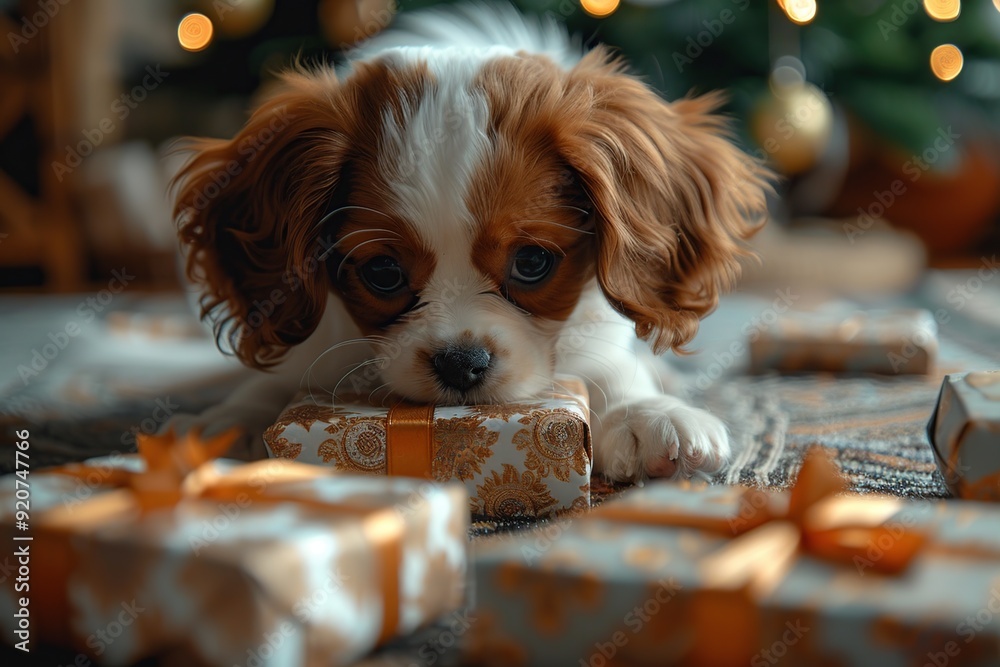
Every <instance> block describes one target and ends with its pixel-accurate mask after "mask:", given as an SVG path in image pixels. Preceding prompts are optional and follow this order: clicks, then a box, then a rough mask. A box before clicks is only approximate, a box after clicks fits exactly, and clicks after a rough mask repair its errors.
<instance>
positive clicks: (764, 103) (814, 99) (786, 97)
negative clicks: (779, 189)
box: [750, 80, 833, 174]
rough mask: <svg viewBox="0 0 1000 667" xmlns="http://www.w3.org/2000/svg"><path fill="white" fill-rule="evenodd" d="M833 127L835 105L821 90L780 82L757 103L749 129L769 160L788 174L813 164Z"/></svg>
mask: <svg viewBox="0 0 1000 667" xmlns="http://www.w3.org/2000/svg"><path fill="white" fill-rule="evenodd" d="M832 130H833V107H832V106H831V104H830V100H828V99H827V97H826V95H825V94H824V93H823V91H822V90H820V89H819V88H817V87H816V86H814V85H812V84H811V83H806V82H805V81H801V80H799V81H794V82H791V83H784V84H780V85H777V84H775V83H774V82H773V81H772V85H771V90H770V92H768V93H767V94H766V95H765V96H764V97H763V98H762V99H761V100H760V101H759V102H758V103H757V106H756V108H755V109H754V111H753V113H752V115H751V117H750V132H751V134H752V136H753V138H754V140H755V141H756V142H757V143H758V145H759V146H760V147H761V148H762V149H763V151H764V153H766V155H767V157H768V159H770V161H771V162H772V163H773V164H774V165H775V166H776V167H777V168H778V169H780V170H781V171H782V172H784V173H785V174H798V173H801V172H803V171H806V170H808V169H810V168H811V167H813V166H814V165H815V164H816V162H817V161H818V160H819V158H820V156H821V155H822V154H823V151H824V150H826V147H827V144H828V143H829V141H830V134H831V132H832Z"/></svg>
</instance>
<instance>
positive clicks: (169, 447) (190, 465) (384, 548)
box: [38, 429, 404, 644]
mask: <svg viewBox="0 0 1000 667" xmlns="http://www.w3.org/2000/svg"><path fill="white" fill-rule="evenodd" d="M238 435H239V430H238V429H230V430H228V431H226V432H224V433H221V434H220V435H217V436H214V437H212V438H207V439H202V438H201V437H200V436H199V434H198V433H189V434H187V435H185V436H182V437H178V436H175V435H174V434H173V433H172V432H168V433H166V434H164V435H156V436H154V435H139V437H138V438H137V445H138V452H139V457H140V459H141V460H142V463H144V468H143V469H142V470H132V469H127V468H112V469H110V470H108V471H104V472H102V477H103V478H104V479H102V480H101V484H102V485H107V486H112V487H117V488H116V490H113V491H109V492H107V493H103V494H98V495H96V496H93V497H91V498H90V499H88V500H86V501H85V502H84V508H81V509H85V510H87V511H86V512H85V513H84V516H86V517H87V518H86V521H85V522H84V523H85V524H86V525H95V526H96V525H100V524H102V523H105V522H108V521H123V520H124V521H127V520H134V518H135V512H136V511H138V513H139V516H142V515H144V514H146V513H148V512H151V511H154V510H161V509H167V510H169V508H171V507H173V506H175V505H177V504H178V503H179V502H181V501H182V500H185V499H204V500H214V501H219V500H230V501H232V500H243V499H249V500H251V501H254V502H264V503H280V502H294V503H296V504H299V505H303V506H310V507H318V508H322V509H323V510H325V511H326V512H328V513H330V514H331V515H341V516H354V517H365V518H366V521H365V522H364V524H363V526H362V530H363V531H364V533H365V535H366V537H367V539H368V543H369V544H370V545H371V547H372V550H373V552H374V554H375V555H374V558H375V560H376V561H377V563H378V567H379V569H380V575H379V578H380V580H381V581H382V582H383V586H382V592H383V599H384V602H385V605H384V608H383V609H384V611H383V619H382V632H381V634H380V636H379V643H380V644H381V643H383V642H385V641H387V640H388V639H390V638H391V637H393V636H394V635H395V633H396V630H397V628H398V626H399V621H400V619H399V611H400V610H399V607H400V602H399V600H400V581H399V573H400V568H401V564H402V558H403V553H402V549H403V546H402V540H403V532H404V526H403V521H402V517H401V516H400V515H399V514H398V513H397V512H396V511H395V510H393V509H391V508H390V509H387V510H384V511H376V510H369V509H365V508H363V507H357V506H353V505H350V504H347V503H339V502H330V501H324V500H322V499H320V498H316V497H312V496H310V495H308V494H307V493H305V492H303V491H302V489H301V488H299V489H298V490H296V489H295V488H294V483H295V482H302V481H306V480H311V479H317V478H324V477H331V476H335V474H334V473H332V472H331V471H330V470H327V469H323V468H320V467H318V466H311V465H306V464H303V463H296V462H294V461H286V460H283V459H268V460H262V461H256V462H253V463H247V464H243V465H240V466H238V467H236V468H235V469H233V470H232V471H227V472H220V471H219V469H218V468H216V467H215V466H213V465H204V464H206V463H210V462H211V461H213V460H214V459H216V458H218V457H219V456H221V455H222V454H224V453H225V452H226V451H228V450H229V448H230V446H231V445H232V443H233V441H234V440H235V438H236V437H237V436H238ZM94 471H95V468H94V466H88V465H84V464H79V463H73V464H68V465H63V466H58V467H56V468H53V469H51V470H48V471H46V472H51V473H57V474H62V475H69V476H71V477H76V478H78V479H83V480H90V479H92V476H93V475H94ZM80 519H81V514H80V513H78V512H75V511H74V510H73V509H71V508H66V507H54V508H52V509H49V510H47V511H46V512H44V513H43V514H42V515H41V516H40V517H39V519H38V524H39V525H40V526H43V527H44V528H46V529H48V530H49V531H50V534H49V539H52V540H54V542H53V544H52V548H50V549H46V552H47V554H48V556H47V557H48V561H47V562H46V564H45V565H44V566H43V569H44V570H46V571H47V572H49V573H50V574H52V575H53V576H50V577H47V579H46V584H45V586H44V590H43V594H42V596H41V597H42V598H43V599H47V600H49V602H50V603H51V605H52V607H51V608H52V609H58V610H62V614H61V616H60V615H56V616H57V617H59V619H60V624H59V626H58V628H57V629H58V631H59V632H66V631H68V630H67V629H66V628H64V627H63V626H64V625H65V623H64V619H66V618H68V613H67V612H68V609H69V603H68V601H67V600H66V595H67V592H66V582H67V581H68V578H69V573H70V571H71V570H72V567H73V563H72V562H71V558H70V556H69V553H70V549H69V548H68V542H66V543H65V544H64V542H65V541H66V540H67V539H68V535H69V534H70V528H71V527H72V526H77V527H79V526H80V525H82V524H81V520H80ZM367 519H370V520H367ZM49 561H51V562H49ZM44 608H47V609H49V608H50V607H48V606H45V607H44ZM55 636H57V637H58V636H59V634H58V632H57V633H56V634H55Z"/></svg>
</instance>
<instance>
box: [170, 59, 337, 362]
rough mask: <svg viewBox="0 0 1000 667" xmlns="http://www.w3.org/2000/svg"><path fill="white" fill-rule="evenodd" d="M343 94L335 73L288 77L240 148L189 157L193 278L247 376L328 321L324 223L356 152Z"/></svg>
mask: <svg viewBox="0 0 1000 667" xmlns="http://www.w3.org/2000/svg"><path fill="white" fill-rule="evenodd" d="M340 95H341V93H340V84H339V82H338V81H337V78H336V75H335V74H334V72H333V70H332V69H320V70H318V71H316V72H311V73H308V74H307V73H301V72H297V73H292V74H286V75H285V76H284V77H283V81H282V87H281V90H280V91H279V92H278V93H277V94H275V95H273V96H272V97H270V98H269V99H268V100H267V101H266V102H265V103H264V104H263V105H262V106H261V107H260V108H258V109H257V110H256V111H255V112H254V113H253V115H252V117H251V118H250V120H249V122H248V123H247V124H246V126H245V127H244V128H243V129H242V130H241V131H240V133H239V134H238V135H237V136H236V137H234V138H233V139H232V140H217V139H195V140H192V141H190V142H189V143H188V144H187V145H186V146H184V147H183V148H182V150H184V151H185V152H188V153H191V154H192V157H191V158H190V159H189V160H188V162H187V163H186V164H185V166H184V167H183V168H182V169H181V171H180V172H179V173H178V175H177V176H176V177H175V179H174V181H173V183H172V187H174V188H176V191H177V198H176V204H175V209H174V214H175V216H176V218H177V220H178V225H179V235H180V240H181V243H182V246H183V249H184V251H185V254H186V269H187V275H188V277H189V278H190V279H191V280H192V281H194V282H195V283H196V284H198V285H200V286H201V288H202V290H203V294H202V297H201V309H202V317H203V318H210V319H211V320H212V321H213V323H214V326H215V334H216V340H217V341H218V342H219V344H220V347H223V345H222V341H223V340H226V342H227V343H228V347H229V349H230V350H231V351H232V352H233V353H235V355H236V356H237V357H239V359H240V360H241V361H243V363H245V364H247V365H248V366H252V367H256V368H263V367H267V366H271V365H273V364H275V363H277V361H279V360H280V358H281V357H282V355H283V354H284V352H285V351H286V350H287V349H288V348H289V347H291V346H293V345H295V344H297V343H300V342H302V341H304V340H305V339H306V338H308V337H309V335H310V334H311V333H312V332H313V331H314V330H315V328H316V326H317V325H318V324H319V321H320V318H321V316H322V314H323V310H324V306H325V303H326V297H327V291H328V280H329V278H328V275H327V271H326V268H325V266H324V264H323V261H322V260H323V259H324V258H325V255H324V253H325V252H326V250H327V248H324V247H323V245H322V244H321V234H322V232H323V225H321V224H319V223H320V221H321V220H322V218H323V215H324V213H325V212H326V211H327V209H328V207H329V206H330V203H331V201H332V199H333V197H334V193H335V191H336V189H337V186H338V183H339V180H340V175H341V171H342V169H343V167H344V162H345V160H346V156H347V154H348V144H349V140H348V132H349V129H348V127H347V126H346V125H347V123H348V122H349V119H347V118H345V110H344V109H343V108H342V105H341V104H339V103H338V98H339V97H340ZM328 243H329V242H328Z"/></svg>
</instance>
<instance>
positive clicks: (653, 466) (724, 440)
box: [594, 396, 730, 481]
mask: <svg viewBox="0 0 1000 667" xmlns="http://www.w3.org/2000/svg"><path fill="white" fill-rule="evenodd" d="M729 455H730V445H729V434H728V432H727V430H726V427H725V425H724V424H723V423H722V421H720V420H719V418H718V417H716V416H714V415H712V414H711V413H709V412H706V411H705V410H701V409H699V408H693V407H691V406H690V405H687V404H686V403H684V402H683V401H681V400H680V399H677V398H673V397H671V396H654V397H651V398H646V399H642V400H637V401H632V402H629V403H625V404H622V405H619V406H616V407H613V408H611V409H610V410H608V411H607V412H606V413H605V414H604V415H602V416H601V438H600V442H598V443H596V444H595V451H594V463H595V470H596V471H598V472H603V473H604V475H605V476H607V477H608V478H610V479H611V480H613V481H633V480H638V479H643V478H645V477H690V476H691V475H693V474H695V473H697V472H703V473H713V472H717V471H719V470H720V469H721V468H722V467H723V466H724V465H725V464H726V462H727V461H728V460H729Z"/></svg>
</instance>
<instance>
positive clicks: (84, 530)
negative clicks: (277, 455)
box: [0, 437, 469, 667]
mask: <svg viewBox="0 0 1000 667" xmlns="http://www.w3.org/2000/svg"><path fill="white" fill-rule="evenodd" d="M229 442H230V440H227V439H226V438H217V439H215V440H210V441H197V440H195V439H194V438H186V439H184V440H181V441H173V440H172V438H170V437H142V438H140V441H139V445H140V452H141V456H138V457H136V456H119V457H116V459H104V460H94V461H92V462H88V463H86V464H74V465H68V466H62V467H60V468H56V469H52V470H49V471H39V472H33V473H32V474H31V476H30V489H31V513H30V524H29V528H28V530H27V531H25V530H21V529H19V524H18V522H17V521H16V520H15V519H16V517H15V514H14V508H15V502H14V500H15V497H16V492H17V484H18V482H19V481H21V480H19V479H18V478H16V477H15V476H14V475H8V476H7V477H5V478H3V479H2V480H0V498H2V502H0V533H2V536H3V539H4V540H5V543H6V544H8V545H11V544H14V545H26V547H27V549H28V550H29V553H30V558H29V561H30V582H29V583H30V587H29V588H23V589H21V588H18V587H17V582H16V581H15V577H7V578H6V582H4V585H0V604H2V606H3V608H5V609H10V610H15V609H16V608H17V606H18V605H19V604H20V601H21V599H22V598H27V599H28V600H29V605H30V630H31V631H30V633H29V634H30V638H29V648H31V649H36V648H37V647H38V646H39V645H42V644H49V645H56V646H62V647H65V648H69V649H72V650H76V651H80V652H81V654H85V655H86V656H89V659H90V660H93V661H96V662H97V663H99V664H132V663H134V662H136V661H139V660H142V659H144V658H148V657H151V656H155V657H157V658H158V659H166V658H169V659H170V660H169V662H171V663H175V662H184V664H208V665H233V664H255V665H258V666H259V667H264V666H270V665H274V666H280V667H285V666H287V665H344V664H348V663H351V662H354V661H355V660H357V659H358V658H359V657H361V656H363V655H365V654H366V653H368V652H369V651H371V650H372V649H373V648H374V647H376V646H377V645H379V644H381V643H383V642H385V641H388V640H389V639H390V638H392V637H395V636H398V635H404V634H407V633H409V632H411V631H413V630H414V629H416V628H417V627H419V626H421V625H423V624H426V623H429V622H430V621H432V620H434V619H435V618H437V617H439V616H441V615H443V614H446V613H448V612H450V611H453V610H455V609H457V608H459V607H460V606H461V605H462V604H463V602H464V595H465V594H464V587H465V578H466V569H467V555H466V546H467V539H468V538H467V531H468V522H469V518H468V511H467V509H466V503H467V498H466V493H465V490H464V489H463V488H462V486H461V485H459V484H453V485H437V484H429V483H427V482H419V481H415V480H407V479H390V478H383V479H374V478H361V477H350V476H345V475H338V474H336V473H335V472H334V471H332V470H330V469H329V468H320V467H316V466H308V465H305V464H299V463H294V462H290V461H276V460H264V461H258V462H255V463H250V464H239V463H237V462H234V461H225V460H212V459H213V457H214V456H215V455H216V454H218V453H220V452H222V451H225V450H226V448H227V447H228V446H229ZM26 536H27V537H30V540H24V537H26ZM15 538H20V539H19V540H16V541H15ZM18 623H19V620H18V618H16V617H15V616H14V615H13V614H4V618H3V621H0V624H2V626H3V628H4V637H5V638H6V641H7V642H8V643H14V642H17V641H19V639H18V636H17V635H16V634H15V630H17V629H18ZM88 664H89V663H88Z"/></svg>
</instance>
